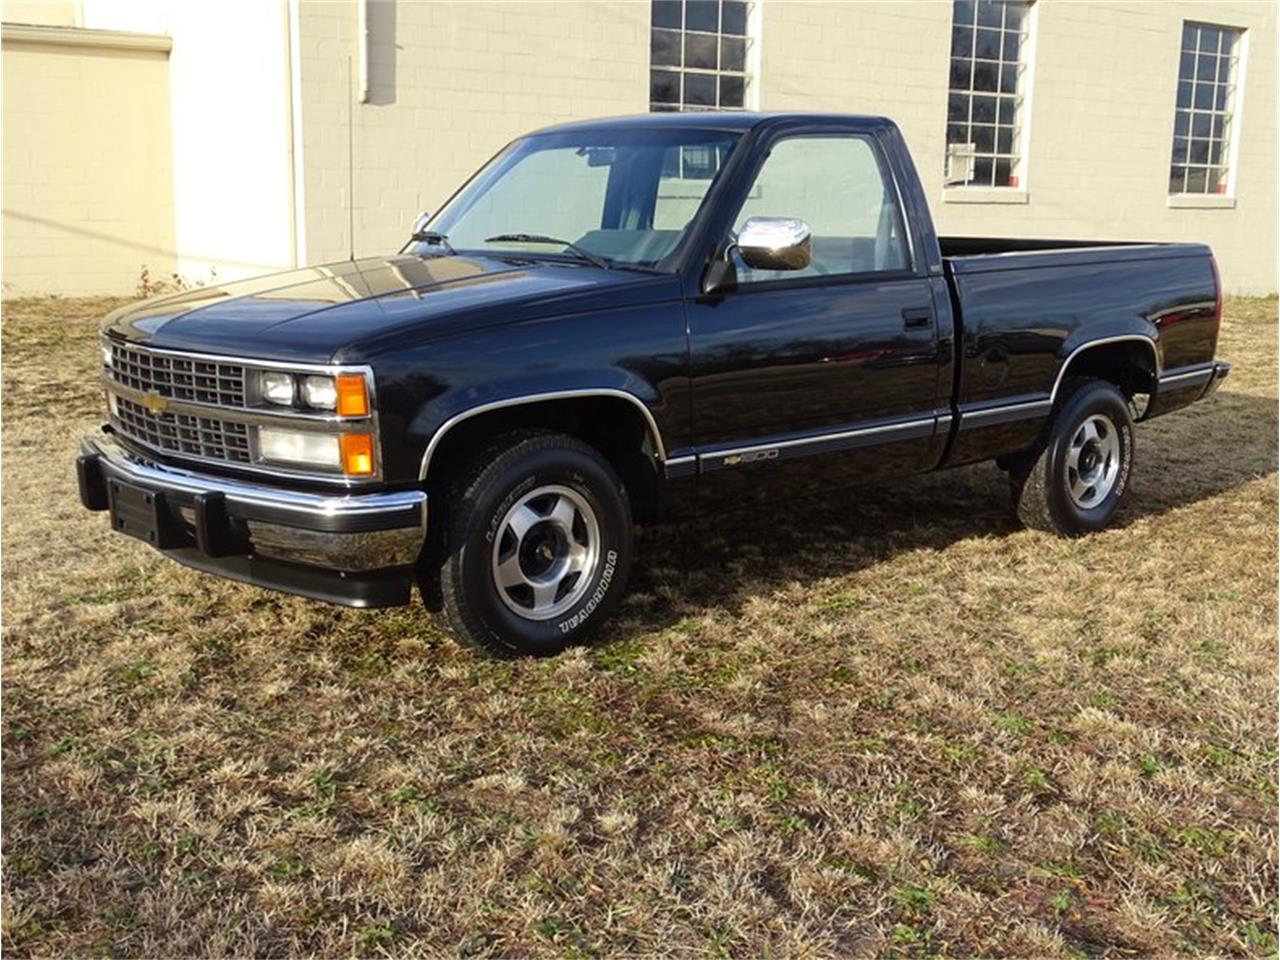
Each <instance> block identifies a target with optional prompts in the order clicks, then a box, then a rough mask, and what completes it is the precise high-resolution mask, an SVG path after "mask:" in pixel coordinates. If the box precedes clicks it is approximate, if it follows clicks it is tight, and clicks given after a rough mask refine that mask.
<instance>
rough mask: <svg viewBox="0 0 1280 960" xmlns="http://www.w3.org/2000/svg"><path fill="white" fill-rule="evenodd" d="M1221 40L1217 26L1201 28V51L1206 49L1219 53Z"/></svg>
mask: <svg viewBox="0 0 1280 960" xmlns="http://www.w3.org/2000/svg"><path fill="white" fill-rule="evenodd" d="M1219 40H1220V33H1219V31H1218V28H1217V27H1201V28H1200V52H1201V53H1204V52H1205V51H1208V52H1209V53H1217V52H1218V43H1219Z"/></svg>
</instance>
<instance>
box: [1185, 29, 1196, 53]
mask: <svg viewBox="0 0 1280 960" xmlns="http://www.w3.org/2000/svg"><path fill="white" fill-rule="evenodd" d="M1195 48H1196V28H1195V24H1192V23H1184V24H1183V25H1182V49H1183V50H1194V49H1195Z"/></svg>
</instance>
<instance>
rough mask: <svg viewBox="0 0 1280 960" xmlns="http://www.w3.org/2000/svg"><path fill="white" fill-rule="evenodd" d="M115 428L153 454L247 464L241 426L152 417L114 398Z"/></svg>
mask: <svg viewBox="0 0 1280 960" xmlns="http://www.w3.org/2000/svg"><path fill="white" fill-rule="evenodd" d="M112 420H114V422H115V426H116V428H117V429H118V430H119V431H120V432H121V433H123V434H124V435H125V436H126V437H130V438H131V439H133V440H137V441H138V442H139V443H145V444H146V445H147V446H149V447H154V448H155V449H156V450H166V451H169V452H171V453H177V454H186V455H188V456H195V457H204V458H205V459H208V460H225V461H227V462H228V463H249V462H250V459H251V458H250V455H249V428H248V427H247V426H246V425H245V424H243V423H234V422H232V421H229V420H219V419H217V418H214V417H195V416H191V415H190V414H185V413H159V414H156V413H152V412H151V411H150V410H148V409H147V408H146V407H144V406H143V405H142V404H140V403H134V402H133V401H132V400H126V399H125V398H124V397H120V396H117V397H116V398H115V415H114V416H113V417H112Z"/></svg>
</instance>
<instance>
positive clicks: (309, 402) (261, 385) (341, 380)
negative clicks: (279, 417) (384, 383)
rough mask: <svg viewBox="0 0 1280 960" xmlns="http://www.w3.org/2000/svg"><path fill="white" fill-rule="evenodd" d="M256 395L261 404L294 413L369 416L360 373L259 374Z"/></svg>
mask: <svg viewBox="0 0 1280 960" xmlns="http://www.w3.org/2000/svg"><path fill="white" fill-rule="evenodd" d="M258 394H259V396H260V397H261V398H262V400H263V402H264V403H269V404H272V405H274V406H279V407H293V408H294V409H295V410H302V411H306V410H333V411H336V412H337V414H338V416H340V417H367V416H369V385H368V382H367V381H366V380H365V376H364V374H363V373H340V374H338V375H337V376H330V375H329V374H320V373H296V374H295V373H286V372H285V371H283V370H263V371H262V372H260V373H259V374H258Z"/></svg>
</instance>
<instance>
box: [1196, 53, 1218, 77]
mask: <svg viewBox="0 0 1280 960" xmlns="http://www.w3.org/2000/svg"><path fill="white" fill-rule="evenodd" d="M1217 79H1218V58H1217V57H1214V56H1205V55H1204V54H1203V53H1202V54H1200V56H1199V57H1198V58H1197V59H1196V80H1198V81H1199V82H1200V83H1206V82H1207V83H1213V82H1214V81H1215V80H1217Z"/></svg>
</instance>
